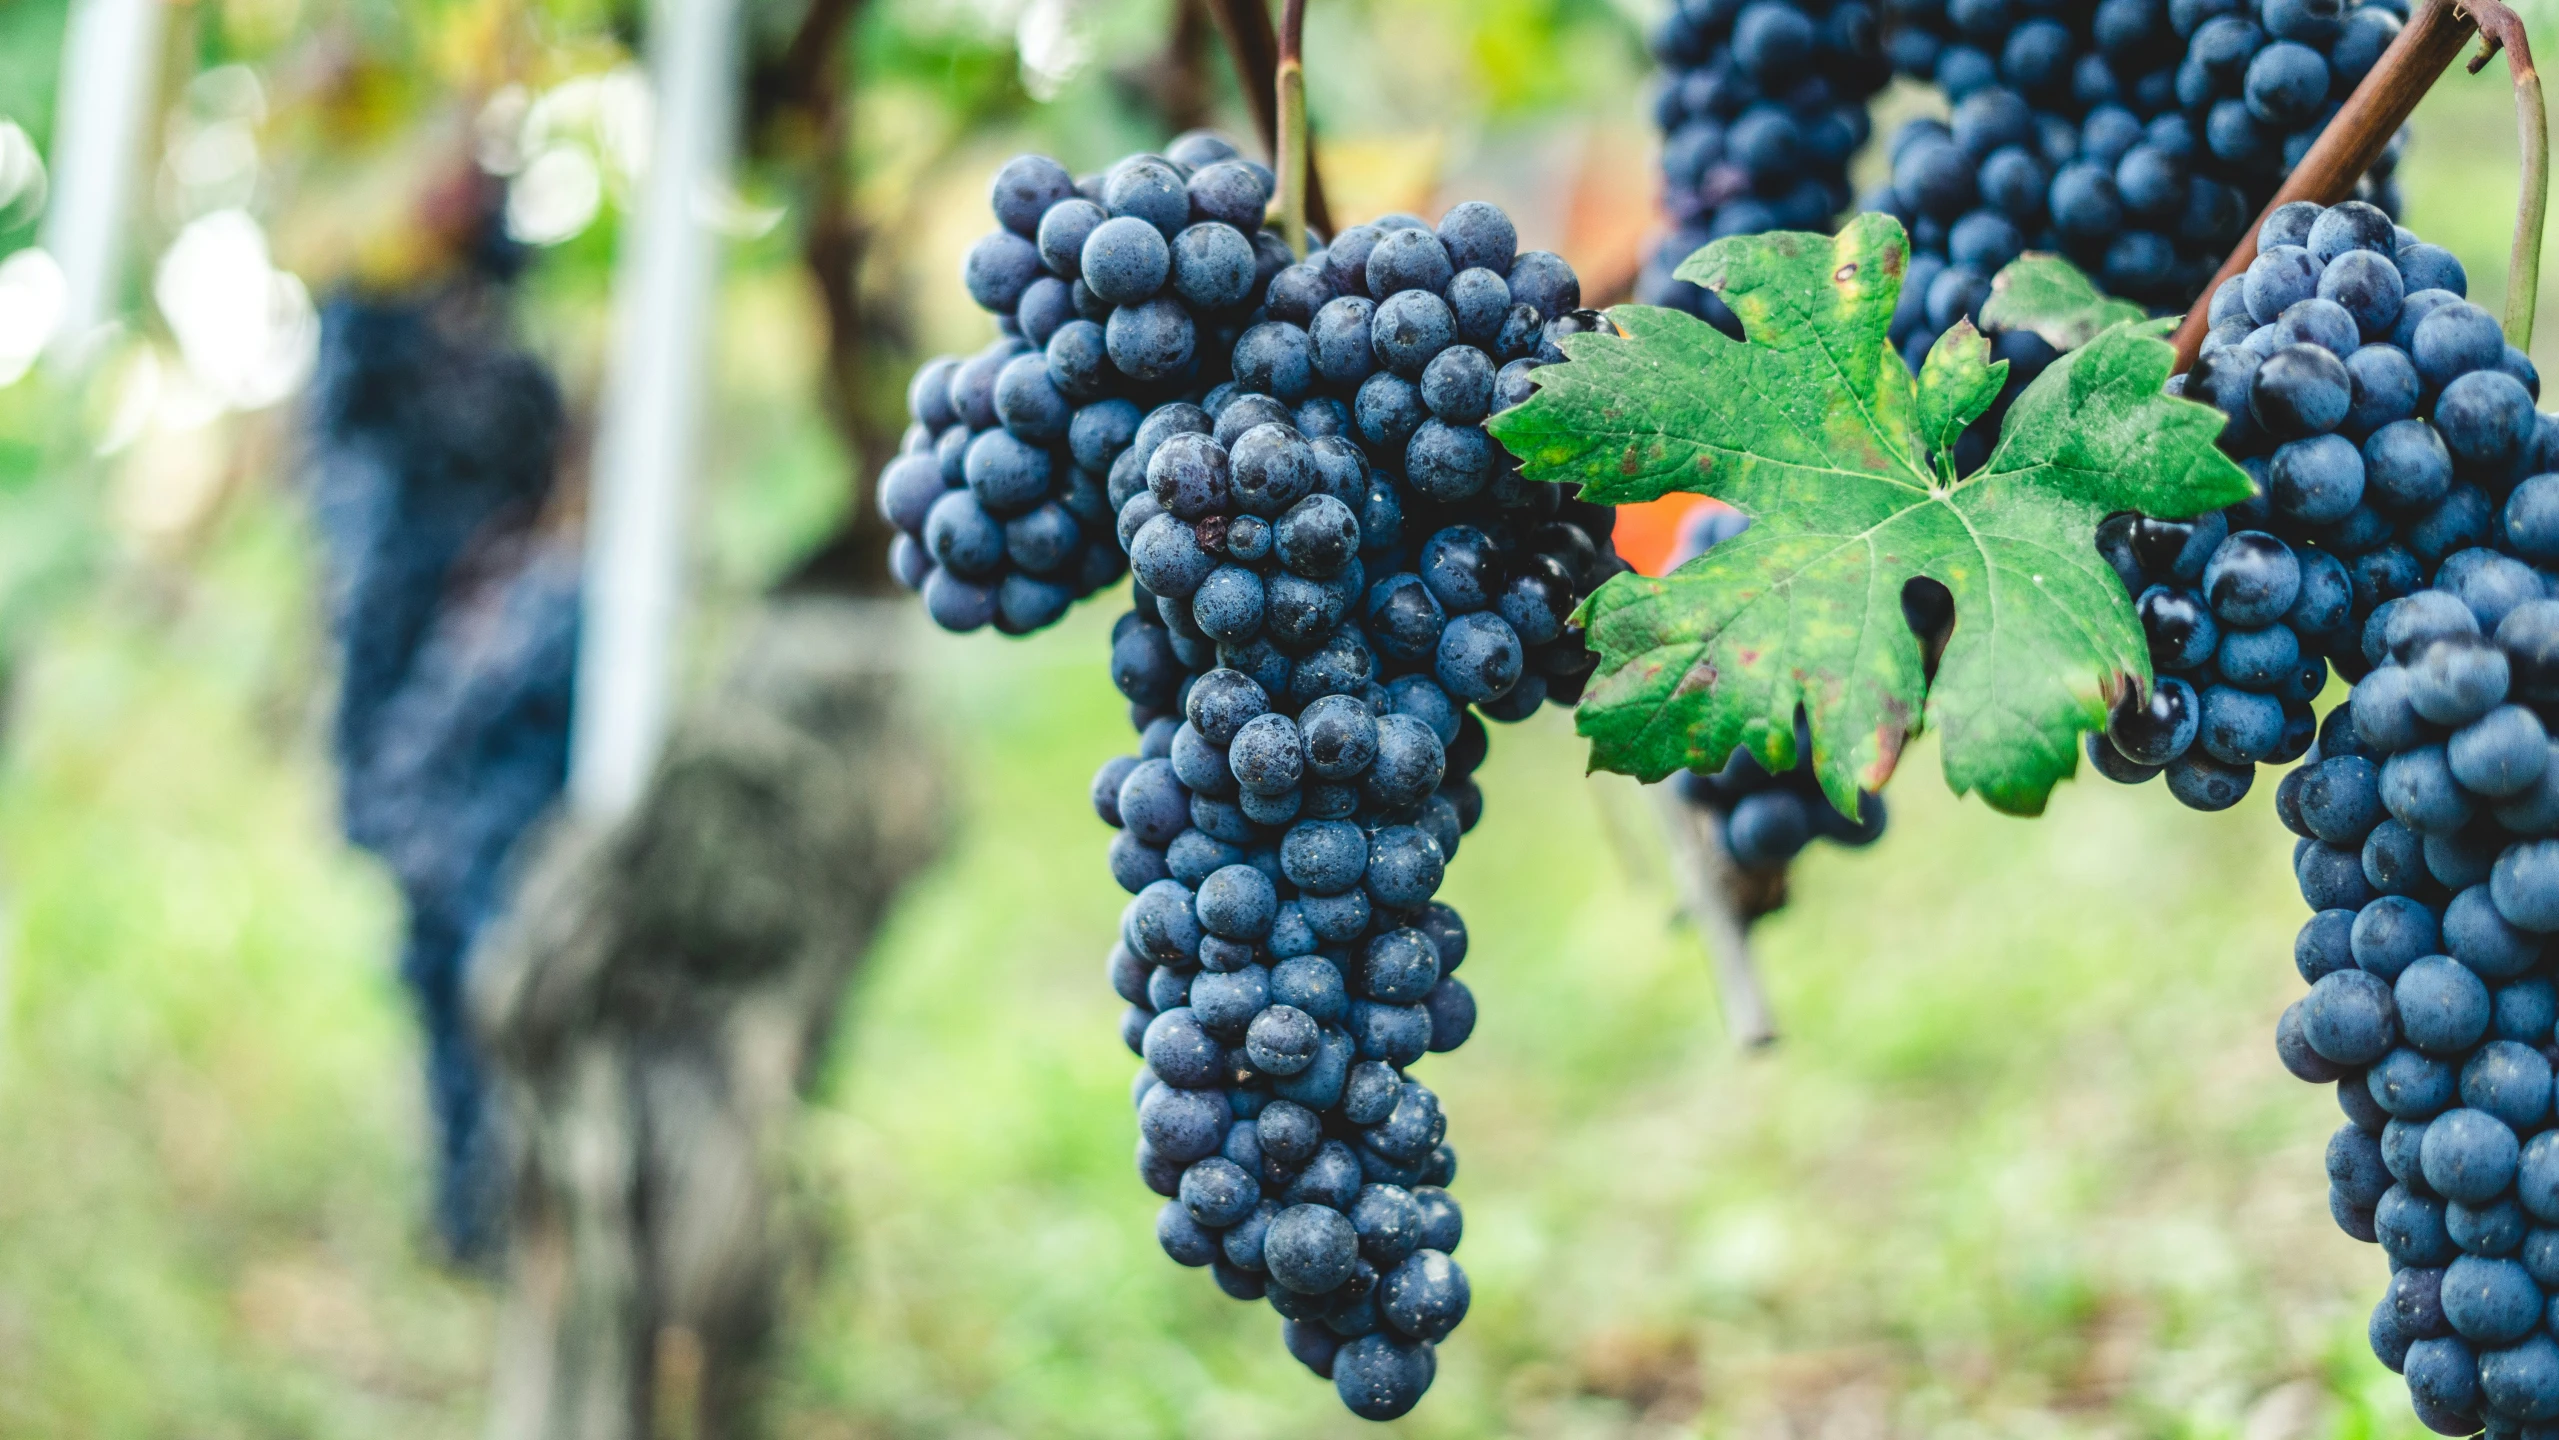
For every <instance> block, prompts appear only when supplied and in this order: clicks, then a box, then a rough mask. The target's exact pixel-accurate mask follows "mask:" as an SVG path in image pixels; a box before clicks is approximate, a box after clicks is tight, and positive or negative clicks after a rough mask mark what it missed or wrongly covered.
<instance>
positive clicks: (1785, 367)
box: [1492, 215, 2250, 814]
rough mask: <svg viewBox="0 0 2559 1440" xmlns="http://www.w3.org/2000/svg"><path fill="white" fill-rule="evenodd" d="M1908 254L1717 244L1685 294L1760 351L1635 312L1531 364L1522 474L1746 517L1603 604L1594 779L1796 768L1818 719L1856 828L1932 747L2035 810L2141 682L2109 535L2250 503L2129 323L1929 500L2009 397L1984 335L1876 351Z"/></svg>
mask: <svg viewBox="0 0 2559 1440" xmlns="http://www.w3.org/2000/svg"><path fill="white" fill-rule="evenodd" d="M1904 245H1905V241H1904V239H1903V237H1902V233H1901V230H1900V227H1899V226H1898V225H1897V224H1896V223H1895V222H1893V221H1892V220H1891V219H1889V218H1888V217H1882V216H1872V215H1870V216H1863V217H1860V218H1859V219H1858V220H1856V221H1853V222H1851V223H1850V224H1849V225H1848V226H1847V227H1846V228H1845V229H1844V230H1843V231H1842V232H1841V234H1840V235H1839V237H1838V238H1837V239H1836V240H1830V239H1825V238H1824V237H1821V236H1815V235H1768V236H1754V237H1742V238H1736V239H1728V240H1723V241H1718V242H1717V243H1716V244H1715V245H1713V246H1710V247H1708V248H1707V249H1706V250H1705V251H1703V252H1701V253H1700V254H1698V255H1694V256H1691V257H1690V258H1689V260H1688V262H1687V263H1686V264H1684V265H1683V266H1681V267H1680V274H1681V275H1682V276H1683V277H1685V278H1688V279H1692V280H1695V281H1697V282H1698V283H1701V284H1704V285H1707V286H1708V287H1709V288H1711V289H1714V290H1715V291H1716V292H1717V293H1718V294H1719V295H1721V296H1722V297H1723V299H1724V301H1725V303H1726V304H1727V305H1729V306H1731V307H1732V309H1733V311H1734V313H1735V314H1737V315H1739V316H1740V317H1741V321H1742V325H1743V330H1744V333H1745V335H1746V336H1747V337H1748V340H1747V343H1745V342H1739V341H1734V340H1731V339H1728V338H1726V337H1725V336H1723V335H1721V334H1719V333H1717V332H1716V331H1715V330H1714V329H1713V328H1712V327H1710V326H1708V325H1706V324H1704V323H1703V322H1702V321H1698V320H1695V319H1693V318H1691V317H1689V316H1686V315H1682V314H1678V313H1676V312H1671V311H1663V310H1655V309H1651V308H1648V307H1643V306H1621V307H1619V308H1618V309H1616V310H1614V311H1612V312H1610V316H1611V318H1612V319H1613V320H1615V321H1616V322H1617V325H1618V328H1619V330H1620V332H1621V333H1620V334H1617V335H1610V334H1606V333H1594V334H1586V335H1580V336H1576V337H1573V338H1571V339H1569V340H1567V341H1566V342H1565V345H1566V348H1567V350H1568V351H1569V352H1570V354H1571V358H1572V362H1573V363H1571V364H1569V365H1561V366H1551V367H1548V368H1546V369H1543V370H1540V371H1539V372H1538V373H1537V378H1538V380H1539V382H1540V384H1539V389H1538V391H1537V393H1536V394H1535V395H1534V396H1532V397H1531V398H1530V399H1529V400H1528V402H1527V403H1525V404H1523V405H1521V406H1518V407H1516V408H1515V409H1512V410H1510V411H1508V412H1505V413H1504V414H1503V415H1501V416H1499V417H1497V418H1496V419H1495V421H1494V422H1493V427H1492V428H1493V431H1494V433H1495V434H1496V435H1497V436H1498V437H1499V438H1500V439H1501V441H1502V443H1503V444H1504V445H1506V446H1508V447H1509V448H1510V449H1511V451H1512V452H1513V453H1514V454H1516V455H1517V456H1518V457H1519V459H1520V461H1521V464H1522V467H1523V469H1524V471H1525V472H1526V473H1527V475H1528V476H1529V478H1531V479H1535V480H1548V481H1567V482H1578V483H1580V484H1581V485H1582V486H1583V487H1584V489H1583V493H1584V494H1585V495H1586V496H1588V497H1589V498H1591V499H1594V500H1628V499H1643V498H1649V497H1651V496H1655V495H1659V494H1662V493H1663V492H1665V491H1668V490H1673V489H1680V490H1691V491H1696V492H1699V493H1703V494H1708V495H1712V496H1714V497H1716V498H1718V499H1721V500H1724V501H1727V502H1729V503H1731V504H1733V505H1735V506H1736V507H1738V508H1739V509H1741V510H1742V511H1743V512H1744V513H1746V514H1748V515H1750V516H1751V517H1752V520H1753V523H1752V525H1751V527H1750V528H1749V529H1748V530H1746V531H1744V532H1742V533H1741V534H1740V535H1738V536H1736V537H1735V538H1733V539H1731V540H1727V541H1725V542H1724V543H1723V544H1721V545H1718V546H1716V547H1714V548H1713V549H1711V550H1709V551H1707V552H1706V553H1705V554H1704V555H1701V556H1699V557H1698V558H1697V559H1695V560H1692V561H1690V562H1689V563H1688V564H1686V565H1684V566H1682V567H1681V568H1680V569H1679V570H1678V571H1677V572H1676V573H1674V574H1672V575H1669V576H1665V577H1660V578H1647V577H1643V576H1637V575H1620V576H1618V577H1616V578H1615V579H1612V580H1610V581H1609V582H1608V583H1607V584H1605V585H1603V586H1601V587H1600V588H1599V590H1598V591H1597V592H1595V593H1594V594H1593V595H1592V596H1591V597H1590V598H1589V599H1588V600H1587V601H1585V602H1584V604H1583V606H1582V610H1581V612H1580V619H1581V622H1582V623H1583V625H1584V627H1585V628H1586V631H1587V633H1588V635H1589V638H1590V643H1591V645H1592V647H1593V648H1594V649H1595V650H1596V651H1597V652H1598V654H1599V667H1598V669H1597V670H1596V671H1595V672H1594V674H1593V676H1592V679H1591V682H1590V685H1589V687H1588V689H1587V690H1586V692H1585V693H1584V695H1583V698H1582V702H1581V708H1580V712H1579V717H1578V720H1577V724H1578V726H1579V728H1580V730H1581V732H1582V734H1583V735H1584V736H1586V737H1588V738H1589V740H1590V742H1591V763H1592V765H1593V766H1594V767H1595V768H1601V769H1609V770H1617V771H1622V772H1625V773H1628V774H1633V775H1637V776H1639V777H1641V778H1644V779H1647V780H1654V779H1659V778H1661V777H1662V776H1665V775H1667V774H1669V773H1670V772H1672V771H1674V770H1678V769H1682V768H1691V769H1707V770H1711V769H1716V768H1719V767H1721V766H1722V765H1723V764H1724V763H1725V762H1726V761H1727V760H1728V759H1729V758H1730V757H1731V755H1732V752H1733V751H1734V750H1735V749H1737V748H1748V749H1749V750H1750V751H1752V752H1753V753H1754V754H1755V755H1757V756H1758V758H1759V759H1760V761H1761V762H1762V763H1763V764H1766V765H1768V766H1770V767H1771V768H1773V769H1783V768H1786V767H1789V766H1791V765H1793V764H1794V763H1795V760H1796V754H1795V749H1796V739H1795V719H1796V715H1797V712H1798V710H1799V709H1800V710H1801V712H1802V714H1803V716H1804V718H1805V720H1806V722H1807V726H1808V728H1809V731H1810V735H1811V744H1812V757H1811V759H1812V766H1813V770H1814V773H1815V775H1816V776H1817V777H1818V778H1819V780H1820V782H1821V785H1822V789H1823V791H1824V793H1825V794H1827V795H1828V796H1829V797H1830V799H1831V801H1832V803H1833V804H1835V805H1837V806H1839V807H1840V808H1841V809H1842V810H1843V811H1846V812H1850V813H1853V811H1854V807H1855V805H1856V792H1857V791H1858V790H1859V789H1860V788H1865V789H1873V788H1875V787H1877V786H1880V785H1881V784H1882V783H1883V782H1884V781H1885V780H1886V779H1887V778H1889V777H1890V775H1891V773H1892V770H1893V767H1894V765H1895V763H1896V762H1897V761H1898V759H1899V757H1900V754H1901V750H1902V748H1903V745H1904V744H1905V742H1906V741H1907V740H1908V739H1909V737H1910V736H1911V735H1913V734H1915V733H1917V732H1918V731H1919V730H1920V729H1921V728H1923V725H1925V726H1934V727H1935V728H1936V729H1937V730H1938V731H1939V732H1940V733H1941V735H1942V737H1943V741H1944V745H1943V750H1944V764H1945V771H1946V778H1947V781H1948V783H1949V784H1950V785H1952V786H1953V787H1954V789H1955V790H1956V791H1957V792H1958V793H1967V792H1978V793H1979V794H1980V795H1981V796H1982V797H1983V798H1984V799H1985V800H1986V801H1988V802H1989V803H1990V804H1991V805H1993V806H1995V807H1996V808H1998V809H2001V810H2005V811H2010V812H2013V813H2021V814H2031V813H2034V812H2036V811H2038V810H2040V809H2041V808H2042V807H2043V804H2044V802H2045V799H2046V798H2047V796H2048V795H2049V794H2050V792H2051V789H2052V787H2053V785H2054V784H2056V783H2057V782H2059V781H2060V780H2062V779H2064V778H2067V777H2068V776H2069V775H2070V774H2071V773H2073V771H2074V770H2075V769H2076V768H2077V744H2076V740H2077V736H2078V734H2079V732H2081V731H2083V730H2088V729H2093V728H2095V727H2097V726H2100V725H2102V724H2103V723H2104V722H2105V715H2106V702H2107V699H2108V697H2109V696H2111V695H2113V694H2116V693H2118V692H2119V691H2120V689H2121V687H2123V686H2125V685H2127V684H2133V683H2146V682H2147V681H2148V680H2149V678H2150V667H2149V660H2148V655H2147V651H2146V648H2145V646H2144V643H2143V638H2142V633H2141V628H2140V625H2139V624H2138V622H2136V620H2135V619H2134V617H2133V614H2132V607H2131V605H2130V603H2129V601H2128V600H2127V599H2126V598H2125V596H2124V593H2123V588H2122V586H2121V584H2120V583H2119V582H2118V581H2117V580H2116V578H2115V576H2114V573H2113V571H2112V569H2111V568H2110V567H2109V566H2108V565H2107V564H2106V563H2105V561H2104V560H2103V559H2101V558H2100V557H2099V556H2098V554H2097V551H2096V545H2095V537H2096V527H2097V522H2098V521H2099V520H2101V519H2103V518H2104V517H2105V515H2106V514H2108V513H2109V512H2110V511H2114V510H2120V509H2133V508H2139V509H2142V510H2145V511H2147V512H2149V513H2151V514H2155V515H2165V516H2190V515H2195V514H2200V513H2202V512H2203V511H2206V510H2209V509H2213V508H2216V507H2218V506H2222V505H2227V504H2230V503H2233V502H2235V501H2237V500H2240V499H2243V498H2245V497H2246V496H2247V495H2248V494H2249V493H2250V487H2249V483H2248V479H2247V476H2246V474H2245V472H2243V471H2241V470H2240V469H2239V467H2238V466H2236V465H2234V464H2233V463H2231V462H2230V461H2229V460H2228V459H2227V458H2225V457H2223V456H2222V455H2221V454H2220V453H2219V452H2218V451H2217V450H2215V449H2214V448H2213V440H2214V437H2215V435H2216V434H2217V433H2218V431H2219V428H2220V424H2221V416H2220V414H2219V413H2218V412H2217V411H2214V410H2213V409H2211V408H2210V407H2207V406H2202V405H2197V404H2192V403H2190V402H2187V401H2185V400H2182V399H2176V398H2173V397H2170V396H2168V395H2165V394H2163V393H2161V389H2160V387H2161V385H2162V384H2163V383H2164V382H2165V380H2166V378H2167V374H2168V367H2169V365H2170V363H2171V358H2172V356H2171V351H2170V348H2169V346H2168V345H2167V344H2166V343H2165V342H2164V341H2162V340H2161V339H2160V338H2159V328H2160V327H2158V326H2153V325H2143V326H2133V325H2120V324H2119V325H2115V326H2113V327H2111V328H2109V329H2106V330H2104V331H2103V332H2101V333H2099V334H2098V335H2097V336H2096V337H2095V338H2094V339H2093V340H2091V341H2090V342H2089V343H2087V344H2085V345H2083V346H2081V347H2080V348H2078V349H2075V350H2073V351H2071V352H2070V353H2068V354H2065V355H2064V356H2063V357H2062V358H2061V359H2059V360H2057V361H2055V362H2054V363H2053V364H2052V365H2050V366H2049V367H2047V368H2046V369H2045V371H2044V373H2043V374H2042V375H2041V376H2039V377H2038V378H2037V379H2036V380H2035V382H2034V383H2033V384H2032V385H2029V386H2027V387H2026V389H2025V390H2024V392H2022V393H2021V394H2020V395H2019V396H2018V397H2017V399H2016V401H2015V403H2014V404H2013V405H2012V406H2011V407H2010V409H2009V411H2008V414H2007V417H2006V420H2005V424H2004V428H2003V433H2002V436H2001V439H2000V443H1999V444H1998V445H1997V446H1996V447H1995V448H1994V449H1993V451H1992V454H1991V458H1990V459H1989V460H1988V461H1987V462H1986V463H1985V464H1984V465H1983V466H1982V467H1981V469H1980V470H1979V471H1978V472H1977V473H1975V474H1974V475H1972V476H1970V477H1968V478H1965V479H1962V480H1960V481H1955V480H1947V481H1944V482H1942V483H1941V482H1935V481H1932V478H1931V472H1932V471H1933V470H1934V469H1935V468H1936V464H1935V463H1933V462H1934V460H1935V457H1936V455H1939V454H1942V453H1943V452H1944V451H1945V450H1946V449H1947V448H1948V446H1949V444H1950V443H1951V441H1952V440H1953V438H1954V437H1955V436H1957V435H1959V434H1960V433H1961V431H1962V428H1963V425H1964V419H1963V418H1962V417H1966V416H1969V415H1974V414H1978V413H1980V406H1981V405H1982V404H1986V403H1987V401H1986V400H1984V399H1983V397H1984V396H1985V394H1989V395H1995V394H1996V391H1997V389H1998V385H1999V383H2000V378H1999V376H1998V374H1997V373H1996V371H1997V367H1995V366H1992V365H1990V364H1989V363H1988V351H1987V347H1986V346H1984V345H1983V344H1982V342H1981V340H1980V337H1979V336H1977V335H1976V336H1971V338H1969V339H1965V338H1962V333H1968V332H1962V333H1959V335H1958V336H1957V337H1954V338H1953V343H1952V344H1951V345H1947V344H1941V345H1940V347H1939V351H1938V352H1935V353H1933V354H1932V358H1931V361H1930V362H1929V363H1928V364H1927V365H1924V366H1923V370H1924V371H1928V372H1931V373H1928V374H1926V375H1924V376H1923V378H1922V379H1920V380H1918V381H1914V380H1913V379H1912V378H1911V375H1910V372H1909V371H1908V369H1907V368H1905V367H1904V365H1903V364H1902V362H1901V361H1900V360H1899V359H1898V357H1897V356H1896V355H1895V354H1894V352H1893V351H1892V349H1891V348H1890V346H1889V344H1888V343H1887V338H1886V330H1887V327H1888V325H1889V322H1890V317H1891V314H1892V310H1893V306H1894V304H1895V302H1896V300H1897V298H1898V295H1897V292H1898V290H1899V287H1900V281H1901V275H1902V270H1903V264H1902V261H1903V254H1904ZM1941 357H1942V358H1941ZM1948 473H1949V474H1951V467H1949V472H1948ZM1919 577H1926V578H1929V579H1933V580H1935V581H1937V582H1938V583H1940V584H1942V585H1944V586H1945V587H1946V589H1947V591H1948V592H1949V593H1950V594H1951V595H1952V597H1953V599H1954V612H1955V623H1954V628H1953V631H1952V633H1951V635H1950V636H1949V638H1948V640H1947V643H1946V648H1945V651H1944V653H1943V654H1942V655H1941V656H1940V657H1939V659H1938V663H1937V666H1936V670H1935V675H1934V678H1933V679H1932V678H1931V677H1930V674H1929V667H1928V665H1927V662H1926V657H1925V655H1924V654H1923V652H1922V650H1921V645H1920V641H1919V639H1918V637H1916V636H1914V635H1913V634H1912V633H1911V630H1910V628H1909V624H1908V622H1907V621H1905V619H1904V618H1903V611H1902V596H1903V591H1904V588H1905V586H1907V585H1908V584H1909V583H1910V582H1911V581H1912V580H1914V579H1916V578H1919Z"/></svg>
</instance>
